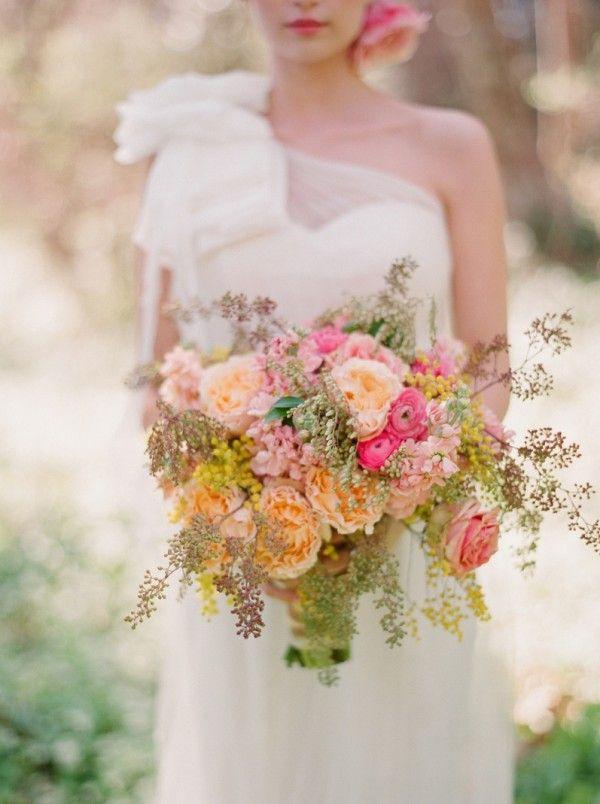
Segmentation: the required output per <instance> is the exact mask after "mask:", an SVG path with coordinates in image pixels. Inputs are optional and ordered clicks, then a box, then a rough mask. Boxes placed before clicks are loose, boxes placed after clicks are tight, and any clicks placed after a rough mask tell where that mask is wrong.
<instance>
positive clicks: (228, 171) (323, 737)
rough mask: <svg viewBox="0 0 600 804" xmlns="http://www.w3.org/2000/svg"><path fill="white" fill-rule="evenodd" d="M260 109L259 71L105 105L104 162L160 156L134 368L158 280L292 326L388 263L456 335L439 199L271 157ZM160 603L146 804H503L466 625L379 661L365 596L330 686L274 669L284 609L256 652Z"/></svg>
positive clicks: (500, 741)
mask: <svg viewBox="0 0 600 804" xmlns="http://www.w3.org/2000/svg"><path fill="white" fill-rule="evenodd" d="M268 99H269V79H268V78H267V77H265V76H261V75H257V74H254V73H250V72H244V71H234V72H231V73H227V74H224V75H218V76H204V75H200V74H195V73H188V74H185V75H178V76H173V77H171V78H169V79H167V80H166V81H164V82H162V83H161V84H159V85H158V86H156V87H153V88H151V89H149V90H145V91H141V92H135V93H132V95H131V96H130V97H129V98H128V99H127V101H126V102H124V103H122V104H120V105H119V106H118V107H117V110H118V112H119V114H120V122H119V126H118V128H117V130H116V133H115V139H116V142H117V144H118V149H117V152H116V155H115V158H116V159H117V160H118V161H119V162H121V163H132V162H135V161H137V160H139V159H142V158H144V157H145V156H148V155H150V154H154V155H155V159H154V162H153V165H152V167H151V170H150V174H149V176H148V180H147V183H146V187H145V191H144V196H143V199H142V204H141V209H140V214H139V217H138V220H137V224H136V228H135V232H134V241H135V242H136V243H137V244H138V245H139V246H141V247H142V248H143V249H144V251H145V252H146V261H145V280H144V289H143V300H142V302H143V304H142V315H143V318H142V339H141V347H140V355H139V357H140V359H141V360H150V359H151V358H152V351H153V342H154V337H155V326H156V305H157V299H158V283H159V275H160V271H161V268H168V269H169V270H170V271H171V274H172V280H173V292H174V296H175V297H176V298H177V299H178V300H180V301H181V302H183V303H184V304H185V303H189V302H190V301H191V300H193V299H197V298H200V299H203V300H205V301H209V300H211V299H213V298H215V297H217V296H219V295H221V294H222V293H223V292H225V291H226V290H231V291H234V292H245V293H247V294H249V295H250V296H255V295H268V296H270V297H272V298H274V299H275V300H276V301H277V302H278V303H279V309H280V312H281V314H282V315H283V316H284V317H285V318H287V319H289V320H291V321H295V322H302V321H306V320H307V319H309V318H310V317H312V315H313V314H314V313H315V312H316V311H319V310H321V309H323V308H325V307H328V306H332V305H339V304H340V303H341V302H342V301H343V298H344V296H345V295H346V294H350V293H368V292H372V291H375V290H379V289H380V288H381V287H382V277H383V274H384V273H385V272H386V270H387V269H388V267H389V265H390V264H391V263H392V261H393V260H395V259H398V258H401V257H403V256H405V255H410V256H411V257H413V258H414V259H415V260H416V261H417V263H418V265H419V268H418V271H417V272H416V274H415V275H414V278H413V281H412V288H413V290H414V292H415V294H418V295H423V296H428V297H431V298H434V299H435V302H436V306H437V311H438V328H439V330H440V331H441V332H442V333H444V332H445V333H449V334H450V333H452V320H453V319H452V308H451V271H452V258H451V251H450V245H449V238H448V230H447V225H446V219H445V214H444V208H443V206H442V204H441V203H440V201H439V200H438V199H437V198H436V197H435V196H434V195H433V194H431V193H430V192H428V191H426V190H424V189H422V188H421V187H418V186H416V185H414V184H412V183H411V182H408V181H404V180H401V179H399V178H397V177H394V176H392V175H388V174H386V173H384V172H382V171H378V170H374V169H372V168H368V167H361V166H358V165H354V164H349V163H346V162H336V161H332V160H325V159H322V158H320V157H315V156H311V155H309V154H306V153H304V152H302V151H299V150H296V149H294V148H291V147H289V146H285V145H283V144H282V143H281V142H279V141H278V140H277V139H276V138H275V137H274V134H273V131H272V129H271V127H270V125H269V123H268V120H267V118H266V117H265V112H266V109H267V105H268ZM427 313H428V309H427V306H425V307H424V309H423V311H422V315H421V316H420V318H419V322H418V337H419V340H420V341H422V343H423V344H426V342H427V340H426V339H427V332H428V325H427ZM182 337H184V338H186V339H187V340H194V341H196V342H197V343H198V345H199V346H201V347H203V348H210V347H212V346H213V345H216V344H220V343H224V342H227V340H228V337H229V333H228V331H227V328H226V326H225V324H224V322H222V321H220V320H218V319H213V320H211V321H209V322H202V324H198V323H197V322H196V323H194V324H193V325H182ZM156 524H157V529H159V528H162V527H163V524H162V523H161V522H157V523H156ZM394 549H395V550H396V552H397V555H398V556H399V558H400V562H401V567H402V575H403V582H404V584H405V586H406V587H407V588H408V590H409V592H410V594H411V597H412V598H413V599H416V600H419V599H422V597H423V594H424V563H423V559H422V556H421V553H420V550H419V548H418V546H417V545H415V544H414V543H413V541H411V537H410V536H409V535H408V534H407V533H403V532H400V531H399V532H398V534H397V538H396V540H395V545H394ZM166 605H167V607H168V609H169V611H168V615H167V616H168V627H167V628H166V629H165V643H166V646H167V647H166V650H165V657H164V669H163V674H162V682H161V693H160V699H159V716H158V720H157V729H156V741H157V753H158V776H157V792H156V800H157V802H161V803H163V802H164V804H167V802H168V804H192V803H194V804H204V803H205V802H206V804H242V802H243V803H244V804H246V803H248V804H249V803H250V802H252V803H253V802H261V804H284V803H285V804H319V803H321V802H322V803H323V804H342V803H343V804H371V803H372V804H388V802H389V803H390V804H391V803H392V802H407V804H440V803H441V802H444V803H448V804H484V803H485V804H490V803H492V804H503V803H504V802H508V801H510V800H511V798H512V797H511V787H512V730H511V724H510V701H509V695H508V687H507V685H506V684H505V680H504V678H503V675H502V669H501V666H500V664H499V663H498V662H497V661H496V659H494V657H493V656H492V654H491V652H490V651H489V650H488V648H487V644H486V643H487V634H486V628H485V627H482V626H476V625H475V623H474V622H469V623H468V624H467V627H466V629H465V636H464V639H463V640H462V641H461V642H459V641H458V640H456V639H455V638H454V637H452V636H450V635H448V634H447V633H445V632H443V631H441V630H438V629H434V628H433V627H431V626H429V625H427V624H426V623H424V624H423V625H422V627H421V638H420V640H419V641H413V640H410V639H407V640H406V642H405V644H404V645H403V646H402V647H400V648H396V649H391V648H389V647H388V646H387V645H386V644H385V641H384V637H383V635H382V632H381V629H380V626H379V623H378V616H377V614H376V613H375V612H374V611H373V609H372V607H371V606H370V604H369V601H368V600H364V601H363V604H362V605H361V608H360V613H359V631H360V633H359V635H358V637H357V638H356V640H355V643H354V646H353V658H352V661H351V662H349V663H348V664H346V665H344V666H343V667H342V668H341V680H340V683H339V684H338V686H336V687H334V688H325V687H322V686H320V685H319V683H318V682H317V679H316V677H315V675H314V674H313V673H311V672H309V671H306V670H302V669H300V668H293V669H288V668H286V667H285V665H284V663H283V661H282V655H283V653H284V651H285V648H286V646H287V644H288V642H289V632H288V622H287V616H286V612H285V608H284V607H283V605H282V604H281V603H279V602H277V601H273V600H268V601H267V606H266V611H265V621H266V628H265V630H264V632H263V634H262V635H261V637H260V638H259V639H251V640H248V641H244V640H243V639H241V638H239V637H236V635H235V632H234V628H233V622H232V619H231V616H230V615H229V614H228V612H227V610H226V607H224V606H221V609H222V611H221V613H220V615H219V616H218V617H216V618H215V619H213V620H212V621H210V622H207V621H206V620H204V619H203V617H202V616H201V614H200V610H199V604H198V601H197V599H196V597H195V596H194V595H193V594H189V595H187V596H186V598H185V599H184V600H183V601H182V602H179V601H177V600H169V601H167V603H166Z"/></svg>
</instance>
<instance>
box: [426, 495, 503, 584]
mask: <svg viewBox="0 0 600 804" xmlns="http://www.w3.org/2000/svg"><path fill="white" fill-rule="evenodd" d="M440 507H441V508H443V509H445V510H446V511H447V512H448V513H449V514H450V518H449V519H448V521H447V522H446V524H445V526H444V528H443V531H442V540H443V546H444V552H445V555H446V558H447V559H448V561H449V562H450V564H451V566H452V569H453V570H454V571H455V573H456V574H457V575H458V576H459V577H460V576H461V575H465V574H466V573H468V572H472V571H473V570H475V569H477V567H481V566H482V565H483V564H486V563H487V562H488V561H489V560H490V558H491V557H492V555H493V554H494V553H495V552H496V550H497V549H498V538H499V535H500V525H499V522H498V514H499V510H500V509H498V508H494V509H493V510H491V511H484V510H482V509H481V507H480V504H479V501H478V500H477V499H476V498H475V497H470V498H469V499H467V500H465V502H464V503H462V504H459V503H455V504H451V505H447V506H440ZM443 515H444V511H442V516H443ZM438 516H439V514H438Z"/></svg>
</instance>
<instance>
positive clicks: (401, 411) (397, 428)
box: [387, 388, 428, 441]
mask: <svg viewBox="0 0 600 804" xmlns="http://www.w3.org/2000/svg"><path fill="white" fill-rule="evenodd" d="M387 426H388V428H389V429H390V430H391V431H392V432H393V433H395V435H396V436H397V437H398V438H399V439H400V441H405V440H406V439H407V438H414V439H415V441H422V440H423V439H424V438H425V437H426V436H427V432H428V429H427V399H426V397H425V396H424V394H423V393H422V392H421V391H419V390H418V389H417V388H405V389H404V390H403V391H402V393H401V394H400V395H399V396H398V397H396V399H395V400H394V401H393V402H392V405H391V407H390V412H389V414H388V423H387Z"/></svg>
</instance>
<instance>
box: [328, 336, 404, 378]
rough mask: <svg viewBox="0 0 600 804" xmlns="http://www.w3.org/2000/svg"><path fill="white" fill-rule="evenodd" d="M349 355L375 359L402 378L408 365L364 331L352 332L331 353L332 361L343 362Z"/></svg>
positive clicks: (362, 358) (363, 358)
mask: <svg viewBox="0 0 600 804" xmlns="http://www.w3.org/2000/svg"><path fill="white" fill-rule="evenodd" d="M351 357H360V358H361V360H377V362H378V363H383V364H384V365H385V366H387V367H388V368H389V369H390V371H392V372H393V373H394V374H396V375H397V376H398V377H400V378H402V377H404V375H405V374H406V373H407V371H408V366H407V365H406V363H404V362H403V361H402V360H401V359H400V358H399V357H398V356H397V355H395V354H394V353H393V352H392V350H391V349H388V348H387V347H386V346H382V345H381V344H380V343H379V341H377V340H375V338H374V337H373V336H372V335H367V334H366V333H365V332H352V333H351V334H350V335H349V336H348V337H347V338H346V340H345V341H344V343H343V344H342V345H341V347H340V349H339V351H338V352H337V353H336V354H335V355H333V360H334V362H343V361H344V360H348V359H349V358H351Z"/></svg>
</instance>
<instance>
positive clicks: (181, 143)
mask: <svg viewBox="0 0 600 804" xmlns="http://www.w3.org/2000/svg"><path fill="white" fill-rule="evenodd" d="M268 92H269V79H268V77H267V76H264V75H260V74H258V73H253V72H249V71H245V70H234V71H232V72H229V73H222V74H218V75H202V74H200V73H184V74H182V75H175V76H171V77H170V78H167V79H166V80H164V81H162V82H160V83H159V84H157V85H156V86H154V87H151V88H150V89H146V90H142V91H137V92H133V93H131V95H130V96H129V97H128V98H127V100H126V101H125V102H123V103H120V104H118V105H117V107H116V109H117V112H118V114H119V117H120V120H119V124H118V126H117V128H116V130H115V133H114V139H115V142H116V143H117V146H118V147H117V150H116V152H115V159H116V160H117V161H118V162H120V163H123V164H131V163H133V162H136V161H138V160H140V159H143V158H144V157H146V156H149V155H151V154H155V155H156V159H155V160H154V162H153V164H152V166H151V168H150V172H149V175H148V179H147V182H146V187H145V190H144V198H143V200H142V205H141V209H140V213H139V217H138V221H137V225H136V228H135V232H134V236H133V239H134V242H135V243H136V244H138V245H140V246H142V247H144V248H145V250H147V251H148V250H149V249H150V248H153V249H154V250H155V252H157V253H158V252H160V253H161V255H162V258H163V259H164V260H165V262H170V263H173V262H177V260H180V261H181V253H182V244H183V243H185V244H186V245H187V246H188V249H187V254H188V255H189V253H190V248H192V247H193V250H194V251H195V253H196V255H198V254H200V255H205V254H206V253H207V252H208V251H211V250H214V249H218V248H220V247H222V246H226V245H227V244H228V243H231V242H234V241H236V240H240V239H243V238H246V237H253V236H256V235H258V234H261V233H263V232H267V231H271V230H273V229H274V228H277V227H279V226H281V225H283V224H285V223H286V222H287V209H286V186H287V169H286V164H285V157H284V156H283V153H282V148H281V146H280V144H279V143H278V142H277V141H276V140H275V138H274V136H273V132H272V129H271V126H270V124H269V122H268V120H267V118H266V117H265V116H264V115H263V114H261V112H263V111H265V110H266V106H267V103H268ZM191 241H193V243H192V242H191ZM174 267H175V268H176V269H177V270H179V266H178V265H175V266H174Z"/></svg>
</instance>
